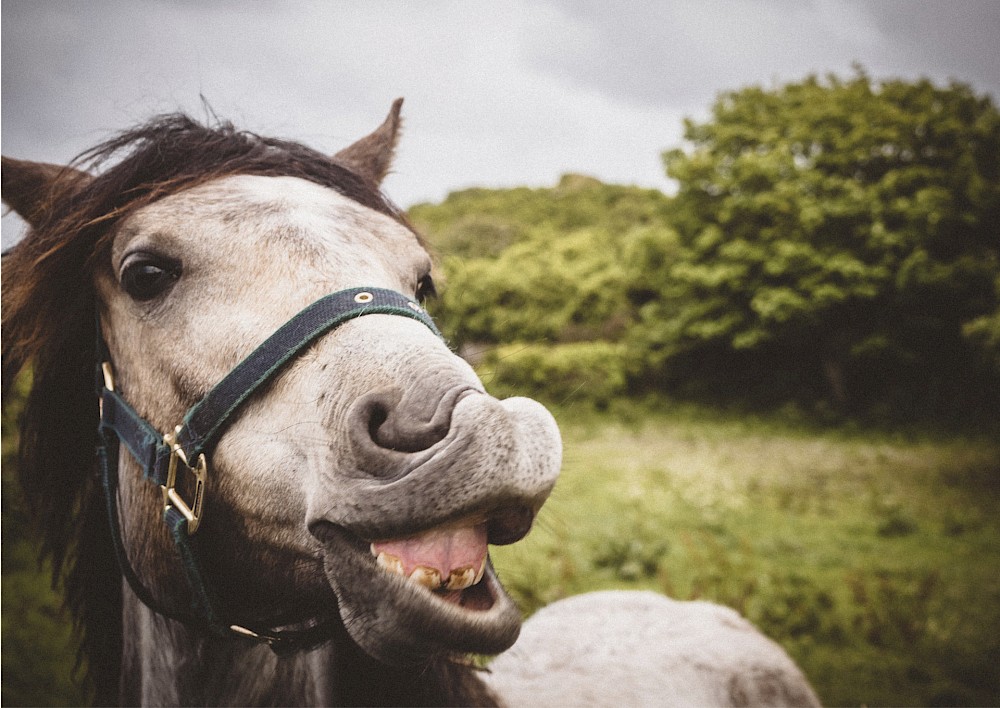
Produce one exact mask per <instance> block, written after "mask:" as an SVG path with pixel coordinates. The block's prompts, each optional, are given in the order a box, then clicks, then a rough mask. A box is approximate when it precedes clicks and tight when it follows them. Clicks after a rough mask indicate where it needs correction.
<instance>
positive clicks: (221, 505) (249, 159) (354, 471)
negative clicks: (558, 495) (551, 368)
mask: <svg viewBox="0 0 1000 708" xmlns="http://www.w3.org/2000/svg"><path fill="white" fill-rule="evenodd" d="M398 130H399V102H397V103H396V104H395V105H394V106H393V110H392V112H391V113H390V115H389V118H388V119H387V120H386V122H385V123H384V124H383V125H382V126H381V127H380V128H379V129H378V130H376V131H375V132H374V133H373V134H371V135H369V136H367V137H366V138H363V139H362V140H360V141H358V142H357V143H355V144H354V145H352V146H350V147H349V148H347V149H345V150H343V151H341V152H340V153H338V154H337V155H336V156H334V157H332V158H328V157H324V156H321V155H319V154H317V153H314V152H312V151H310V150H308V149H306V148H304V147H302V146H300V145H297V144H294V143H288V142H284V141H278V140H271V139H264V138H260V137H258V136H255V135H250V134H246V133H239V132H236V131H234V130H232V129H231V128H205V127H203V126H199V125H197V124H195V123H193V122H191V121H189V120H188V119H185V118H182V117H168V118H165V119H162V120H160V121H158V122H157V123H155V124H150V125H148V126H144V127H143V128H141V129H139V130H137V131H133V132H131V133H129V134H125V135H123V136H122V137H121V138H119V139H117V140H115V141H112V142H111V143H108V144H107V145H105V146H103V147H102V148H101V149H99V150H98V151H96V152H94V153H93V154H92V156H96V157H98V158H102V159H109V156H110V155H111V154H112V153H114V154H115V155H116V156H120V155H121V153H122V152H125V153H127V154H125V155H124V157H123V158H120V157H116V159H117V160H118V161H117V162H116V164H114V166H112V167H110V168H108V169H107V170H105V171H103V172H102V173H99V174H91V173H90V172H89V171H85V170H79V169H76V168H61V167H55V166H51V165H42V164H39V163H30V162H23V161H15V160H6V159H5V161H4V164H3V194H4V200H5V201H6V202H7V203H8V204H9V205H10V206H12V207H13V208H14V209H15V210H16V211H17V212H18V213H20V214H21V215H23V216H24V217H25V219H26V220H27V221H28V222H29V223H30V224H31V226H32V227H33V230H32V232H30V233H29V234H28V235H27V236H26V238H25V240H24V242H23V243H21V244H19V245H18V246H17V247H15V249H14V251H13V253H12V255H11V256H10V258H9V261H10V262H9V263H5V264H4V265H5V270H6V271H7V272H5V278H4V284H3V287H4V290H3V292H4V303H3V309H4V345H3V346H4V361H5V367H8V366H9V367H13V368H15V369H16V368H20V367H21V366H22V365H24V364H26V363H32V362H33V363H34V366H35V375H36V380H37V383H38V384H39V385H41V386H42V390H41V391H36V392H35V393H33V394H31V395H32V397H34V398H35V401H34V404H32V401H29V408H30V407H32V405H33V406H34V410H36V411H43V412H42V413H37V414H36V415H35V416H34V417H31V416H29V418H30V421H31V422H29V423H28V425H29V427H30V426H31V425H34V426H35V429H34V430H31V431H30V434H29V435H28V442H27V443H26V444H27V445H28V446H29V447H30V446H31V445H36V446H37V445H51V444H57V445H59V446H60V447H62V446H63V445H65V444H69V443H70V442H72V444H74V445H77V446H79V444H80V441H79V440H77V441H75V442H73V441H68V440H54V439H52V438H47V437H46V435H47V434H46V433H45V431H44V430H42V429H41V428H42V423H44V422H45V421H49V422H51V419H52V416H54V415H56V414H55V413H53V412H52V411H51V410H50V409H51V408H52V407H53V405H55V406H56V407H58V406H63V408H64V409H66V407H67V406H70V408H69V409H67V410H76V409H75V408H72V406H79V408H80V409H81V410H80V411H79V416H80V417H82V418H83V419H85V420H86V421H87V425H88V426H90V425H94V423H95V419H96V417H97V416H98V411H97V406H98V396H97V395H96V394H94V393H93V389H92V388H91V389H90V391H91V392H90V393H89V394H84V393H81V391H85V390H86V387H87V386H91V387H92V385H93V384H92V383H91V382H92V379H93V375H92V374H91V375H90V377H91V378H90V379H88V380H87V381H86V382H85V383H83V384H77V383H73V384H72V388H73V390H74V391H76V393H75V394H73V395H72V396H70V395H69V394H58V393H56V392H54V391H55V389H56V387H55V386H46V385H45V381H46V380H51V379H52V378H53V377H54V376H55V378H57V379H59V378H60V376H61V380H63V381H66V380H68V375H67V374H61V375H60V376H56V375H55V374H54V373H53V372H54V370H55V369H57V368H60V367H61V368H63V369H65V368H66V367H67V366H71V368H72V369H73V370H74V371H75V372H79V371H81V370H84V371H85V370H87V369H88V368H90V367H91V366H92V365H95V364H97V365H99V364H102V363H104V364H106V367H105V372H106V373H107V375H108V381H107V382H106V386H108V387H110V388H113V390H114V392H115V394H116V395H118V396H120V397H121V398H122V399H123V400H124V401H127V403H128V405H130V406H131V408H132V409H134V411H135V413H136V414H137V415H138V416H139V417H140V418H141V419H142V420H144V421H146V422H147V423H148V424H149V426H151V428H152V429H154V430H156V431H159V433H160V434H166V435H167V437H168V441H169V434H170V433H172V432H173V431H174V430H175V428H176V426H178V425H180V424H181V423H182V422H183V421H184V419H185V415H186V414H187V413H188V411H189V410H190V409H192V407H193V406H195V405H196V404H197V403H198V402H199V401H201V400H203V399H204V398H205V396H206V395H207V394H209V392H211V391H212V390H213V387H215V386H216V385H217V384H218V383H219V382H220V381H221V380H223V379H224V378H225V377H226V376H227V374H228V373H229V372H230V371H232V370H233V369H234V367H236V366H237V365H238V364H239V363H240V362H241V361H244V360H245V359H246V358H247V357H248V356H251V355H252V353H253V352H255V350H257V349H258V348H259V347H260V346H261V344H262V343H263V342H265V340H267V339H268V337H269V336H271V335H272V333H274V332H276V331H277V330H279V329H280V328H282V326H283V325H284V324H285V323H288V322H289V321H290V320H293V319H295V317H296V315H297V313H300V312H301V311H303V309H305V308H307V307H308V306H310V304H312V303H314V302H317V301H319V300H321V299H322V298H324V297H326V296H329V295H330V294H331V293H338V292H342V291H350V292H356V291H359V290H358V289H362V290H363V289H368V290H370V291H372V292H383V291H385V292H391V293H396V294H398V295H399V296H400V297H401V298H403V299H402V300H400V302H401V303H403V304H404V305H408V306H409V307H411V308H412V309H413V310H414V313H415V314H416V316H414V317H406V316H398V313H394V312H392V311H386V312H384V313H382V314H368V313H363V314H364V316H357V317H352V318H350V319H348V320H346V321H344V322H343V323H339V324H338V325H337V326H336V327H335V328H330V330H329V331H325V332H324V333H322V334H321V335H318V336H316V337H315V338H314V339H312V340H310V342H309V343H308V344H307V345H304V346H302V347H301V348H300V349H297V350H295V351H294V352H292V356H290V357H289V359H288V361H287V362H284V363H282V365H281V366H280V367H278V368H277V370H276V371H275V372H274V373H273V375H272V374H269V375H268V376H267V378H266V379H264V380H262V381H261V382H260V385H259V386H258V387H257V388H256V389H254V390H253V392H252V393H251V394H250V395H248V396H247V397H246V400H244V401H241V403H240V405H239V407H238V409H237V410H235V411H234V412H232V414H231V415H230V417H229V419H228V421H227V424H226V426H225V429H224V431H222V432H221V434H220V435H219V436H218V438H217V439H216V440H214V441H213V442H212V444H211V445H209V446H208V447H207V448H206V450H205V454H206V466H207V471H206V473H205V476H206V483H205V494H204V504H203V509H202V510H201V514H200V517H199V525H198V528H197V530H196V531H193V532H192V534H191V538H192V539H196V540H197V548H198V559H197V563H198V565H199V569H198V573H199V576H198V577H200V578H202V579H204V582H205V583H206V584H208V585H210V586H211V594H212V595H213V596H214V597H216V598H218V603H219V604H218V606H217V607H216V608H215V610H216V612H217V613H218V614H221V615H224V623H225V624H226V625H232V626H233V627H234V629H237V630H240V629H242V628H246V627H255V628H258V629H259V628H264V629H266V630H276V631H277V630H278V629H279V628H288V627H292V628H296V627H299V628H302V627H306V628H315V627H316V626H319V625H322V624H323V623H324V622H326V621H328V620H331V619H333V620H335V622H336V624H337V625H338V626H342V627H343V628H346V630H347V633H348V634H349V635H350V637H351V638H352V639H353V640H354V641H355V642H356V643H357V644H358V645H359V646H360V647H362V648H363V649H364V651H365V652H367V653H368V654H370V655H371V656H373V657H375V658H377V659H378V660H380V661H384V662H386V663H389V664H409V663H418V662H421V661H425V660H426V659H427V658H428V657H431V656H435V655H442V654H451V653H456V652H478V653H495V652H498V651H501V650H503V649H505V648H506V647H508V646H510V645H511V644H512V643H513V641H514V640H515V639H516V637H517V634H518V628H519V625H520V615H519V612H518V610H517V608H516V607H515V606H514V604H513V603H512V601H511V600H510V599H509V597H508V596H507V595H506V593H505V592H504V590H503V587H502V585H501V584H500V582H499V581H498V579H497V577H496V574H495V572H494V570H493V569H492V567H491V565H490V563H489V559H488V550H487V549H488V544H506V543H512V542H515V541H517V540H519V539H520V538H522V537H523V536H524V535H525V534H526V533H527V532H528V530H529V527H530V526H531V523H532V520H533V518H534V517H535V514H536V513H537V512H538V510H539V508H540V507H541V505H542V503H543V502H544V501H545V499H546V498H547V496H548V494H549V492H550V491H551V489H552V487H553V485H554V483H555V480H556V477H557V475H558V470H559V467H560V456H561V453H560V440H559V433H558V430H557V428H556V425H555V422H554V421H553V419H552V417H551V416H550V415H549V413H548V412H547V411H546V410H545V409H544V408H543V407H542V406H541V405H539V404H538V403H536V402H534V401H531V400H528V399H524V398H512V399H507V400H503V401H501V400H497V399H494V398H493V397H491V396H490V395H489V394H487V393H486V391H485V389H484V387H483V385H482V383H481V382H480V380H479V379H478V377H477V376H476V374H475V373H474V371H473V370H472V369H471V368H470V367H469V366H468V365H467V364H466V363H465V362H464V361H463V360H462V359H461V358H459V357H458V356H457V355H456V354H455V353H453V352H452V351H451V350H450V349H449V347H448V346H447V344H446V343H445V342H444V341H443V340H442V339H441V337H440V336H439V335H438V333H437V332H436V330H434V329H433V328H432V327H431V326H429V323H428V322H427V320H426V315H424V314H422V313H421V312H419V309H420V308H419V307H418V305H417V302H418V301H420V300H422V299H423V298H424V297H426V296H428V295H430V294H431V293H432V291H433V281H432V279H431V270H432V263H431V258H430V256H429V255H428V252H427V250H426V249H425V247H424V245H423V244H422V242H421V240H420V238H419V237H418V235H417V234H415V232H414V231H413V229H412V228H411V227H410V226H409V225H408V223H407V221H406V219H405V217H404V216H403V215H402V214H401V213H400V212H399V211H398V210H396V209H395V208H394V207H393V206H392V205H391V204H390V203H389V202H387V201H386V200H385V199H384V197H382V195H381V193H380V192H379V190H378V184H379V183H380V181H381V180H382V178H383V177H384V176H385V174H386V173H387V172H388V170H389V168H390V165H391V159H392V153H393V150H394V149H395V145H396V140H397V137H398ZM8 266H9V267H8ZM29 281H30V282H29ZM9 282H10V284H9V285H8V283H9ZM359 302H360V300H359ZM88 318H90V319H89V321H88ZM94 322H97V323H99V324H98V326H97V327H96V328H95V325H94ZM95 330H96V331H95ZM100 339H103V342H104V345H103V346H105V347H106V350H105V356H104V357H103V358H104V359H106V361H104V362H100V361H96V362H95V361H94V358H93V356H86V354H85V352H86V351H87V350H88V347H92V346H93V344H94V342H95V341H98V340H100ZM57 352H63V354H65V353H66V352H70V353H71V354H72V356H71V357H70V358H71V359H74V361H73V362H71V364H67V363H66V361H65V359H66V357H65V356H57V355H56V353H57ZM81 358H85V359H88V360H87V361H84V362H82V363H81V362H80V361H78V360H79V359H81ZM60 361H61V363H60ZM5 373H6V372H5ZM76 378H78V376H77V377H76ZM76 378H74V379H73V381H74V382H75V381H76ZM81 386H82V387H83V388H81ZM36 388H37V387H36ZM60 395H62V396H63V398H62V399H59V398H58V396H60ZM42 396H49V401H48V402H47V403H46V402H44V401H42V400H41V398H40V397H42ZM53 396H56V400H55V401H53V400H52V397H53ZM67 396H69V398H71V399H72V401H69V400H68V399H67ZM45 411H48V413H46V412H45ZM62 415H63V416H66V415H67V413H65V412H64V413H63V414H62ZM59 434H60V433H52V435H56V436H58V435H59ZM63 436H64V437H65V436H66V434H65V433H63ZM82 436H83V433H79V434H77V437H78V438H80V437H82ZM157 444H158V445H159V444H161V443H160V442H157ZM91 449H92V448H91ZM123 449H124V448H123ZM29 453H31V454H28V455H27V460H26V461H25V462H23V464H24V465H28V466H29V467H34V469H26V470H22V474H23V475H24V476H26V477H30V476H31V475H36V476H38V475H41V476H45V475H48V476H50V477H53V478H59V480H61V479H63V478H66V479H68V478H70V477H73V476H74V475H79V476H86V473H85V472H84V471H83V470H81V469H79V468H77V469H70V470H67V469H55V468H54V467H55V466H56V465H54V464H33V463H32V460H35V462H37V461H38V459H40V458H45V456H46V455H48V454H50V453H47V452H44V451H39V450H34V451H33V452H32V451H31V450H29ZM52 454H55V453H52ZM61 454H63V455H64V457H65V455H66V454H67V453H65V452H63V453H61ZM87 454H88V453H86V452H84V453H80V455H81V456H82V457H84V458H86V457H87ZM90 454H92V453H90ZM32 455H34V457H32ZM45 459H49V458H45ZM117 460H118V462H117V465H116V468H117V469H116V470H113V474H115V475H116V482H115V484H114V489H113V490H112V493H113V496H114V497H115V500H114V502H115V503H114V504H112V505H111V509H112V514H114V515H116V516H117V517H118V518H117V519H116V520H115V523H114V524H113V525H112V528H115V529H116V533H119V534H120V538H121V541H120V546H121V549H122V551H123V555H124V561H125V563H126V564H127V566H128V567H129V568H130V572H131V573H132V574H134V576H135V579H136V580H137V581H138V582H139V583H141V587H142V591H143V592H145V593H146V594H148V596H149V601H150V604H152V605H153V606H154V607H155V608H157V609H162V610H163V612H165V613H167V614H168V616H178V617H188V616H190V615H191V614H192V612H191V609H190V608H191V605H192V603H193V602H194V603H197V601H198V597H197V594H198V593H197V590H192V589H191V588H190V587H189V583H187V582H185V581H184V578H185V577H187V576H190V573H187V574H186V571H185V568H184V565H185V559H184V558H183V554H179V553H178V552H177V550H176V548H175V546H174V540H173V539H172V538H171V533H170V530H169V529H168V528H167V527H166V526H165V525H164V523H163V520H162V517H163V511H164V506H165V504H166V505H167V507H169V506H170V502H169V500H168V501H166V502H165V500H164V495H163V491H162V490H161V489H160V487H159V486H158V485H157V484H151V483H150V482H149V480H148V479H145V478H144V470H143V468H142V466H141V465H140V464H139V463H138V462H137V460H136V459H135V457H134V456H133V455H130V454H125V453H124V452H123V453H122V454H120V455H118V456H117ZM43 461H44V460H43ZM50 462H51V460H50ZM64 462H65V460H64ZM146 473H147V474H148V470H147V471H146ZM57 484H59V481H58V480H56V481H55V482H53V483H52V484H51V485H50V486H52V487H54V486H56V485H57ZM68 484H69V488H72V489H74V490H76V493H77V494H78V495H79V496H80V497H86V496H88V495H91V494H97V491H95V490H96V487H97V485H95V484H93V483H90V482H87V483H84V482H83V481H73V482H71V483H68ZM183 484H184V483H182V482H179V483H178V489H180V487H181V486H183ZM43 486H44V485H43ZM178 493H181V492H178ZM183 493H184V494H187V493H188V492H187V491H186V490H185V491H184V492H183ZM77 502H79V500H77ZM75 503H76V502H75ZM64 506H65V507H66V508H69V507H71V506H72V504H69V503H67V504H64ZM77 506H80V505H79V503H77ZM83 506H87V505H86V504H85V505H83ZM52 545H56V546H57V545H58V544H57V543H54V544H52ZM139 594H140V595H141V593H139ZM125 595H126V603H125V604H126V609H127V608H128V606H129V604H130V603H129V592H128V591H127V590H126V591H125ZM132 604H133V605H137V603H134V602H132ZM195 616H196V617H197V616H198V615H197V614H196V615H195ZM195 623H197V622H196V621H195ZM248 634H259V635H260V636H261V637H263V638H264V639H267V632H265V631H258V632H248Z"/></svg>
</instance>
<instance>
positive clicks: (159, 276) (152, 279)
mask: <svg viewBox="0 0 1000 708" xmlns="http://www.w3.org/2000/svg"><path fill="white" fill-rule="evenodd" d="M180 276H181V264H180V263H179V262H177V261H175V260H172V259H169V258H163V257H162V256H153V255H151V254H148V253H139V254H135V255H134V256H130V257H129V258H128V259H126V261H125V265H124V266H123V267H122V274H121V279H122V289H123V290H124V291H125V292H126V293H128V295H129V297H131V298H132V299H133V300H137V301H139V302H145V301H146V300H152V299H153V298H154V297H156V296H157V295H160V294H162V293H163V292H165V291H166V290H167V289H168V288H170V286H171V285H173V284H174V283H175V282H177V279H178V278H180Z"/></svg>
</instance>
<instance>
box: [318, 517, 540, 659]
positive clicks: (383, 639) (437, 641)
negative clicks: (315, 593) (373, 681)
mask: <svg viewBox="0 0 1000 708" xmlns="http://www.w3.org/2000/svg"><path fill="white" fill-rule="evenodd" d="M314 533H316V535H317V536H318V537H320V538H321V539H322V541H323V543H324V547H325V549H324V567H325V572H326V577H327V580H328V582H329V583H330V585H331V587H332V588H333V590H334V593H335V594H336V596H337V602H338V606H339V609H340V616H341V619H342V620H343V622H344V626H345V628H346V629H347V632H348V633H349V634H350V636H351V638H352V639H353V640H354V641H355V642H356V643H357V644H358V645H359V646H360V647H361V648H362V649H363V650H364V651H365V652H367V653H368V654H369V655H371V656H372V657H374V658H376V659H378V660H380V661H383V662H385V663H387V664H391V665H397V666H402V665H414V664H421V663H424V662H426V661H427V660H428V659H429V658H431V657H433V656H437V655H442V654H444V655H451V654H468V653H475V654H497V653H500V652H502V651H504V650H506V649H508V648H510V646H511V645H513V643H514V641H515V640H516V639H517V637H518V634H519V633H520V630H521V614H520V611H519V610H518V608H517V606H516V605H515V604H514V602H513V600H512V599H511V598H510V596H509V595H508V594H507V592H506V590H504V588H503V585H501V583H500V580H499V578H497V575H496V572H495V571H494V569H493V567H492V564H491V563H490V562H489V561H487V563H486V569H485V572H484V573H483V577H482V580H481V581H480V582H478V583H476V584H475V585H472V586H471V587H468V588H466V589H464V590H458V591H449V592H435V591H431V590H428V589H427V588H425V587H422V586H420V585H418V584H416V583H414V582H413V581H411V580H408V579H406V578H403V577H401V576H398V575H394V574H391V573H388V572H386V571H385V570H383V569H382V568H379V567H378V565H377V564H376V561H375V558H374V557H373V556H372V554H371V552H370V550H369V543H368V542H366V541H363V540H362V539H360V538H358V537H357V536H355V535H354V534H352V533H350V532H349V531H347V530H345V529H343V528H341V527H337V526H334V525H332V524H328V525H326V526H325V528H323V529H322V530H321V531H314Z"/></svg>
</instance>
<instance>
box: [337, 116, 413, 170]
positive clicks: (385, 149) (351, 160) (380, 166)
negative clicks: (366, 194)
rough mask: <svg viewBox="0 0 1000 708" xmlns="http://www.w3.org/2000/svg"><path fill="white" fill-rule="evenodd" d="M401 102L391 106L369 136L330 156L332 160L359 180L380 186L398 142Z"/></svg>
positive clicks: (390, 164)
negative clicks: (349, 170)
mask: <svg viewBox="0 0 1000 708" xmlns="http://www.w3.org/2000/svg"><path fill="white" fill-rule="evenodd" d="M402 105H403V99H401V98H397V99H396V100H395V101H393V102H392V108H391V109H390V110H389V115H388V116H387V117H386V119H385V122H383V123H382V125H380V126H379V127H378V128H376V129H375V132H373V133H372V134H370V135H366V136H365V137H363V138H361V140H359V141H357V142H356V143H353V144H352V145H348V146H347V147H346V148H344V149H343V150H341V151H340V152H338V153H337V154H336V155H334V156H333V159H334V160H336V161H337V162H339V163H341V164H343V165H344V166H345V167H349V168H350V169H351V170H353V171H354V172H357V173H358V174H359V175H361V176H362V177H365V178H367V179H370V180H371V181H372V182H374V183H375V184H381V183H382V180H383V179H385V176H386V175H387V174H388V173H389V168H390V167H392V159H393V157H394V156H395V153H396V143H397V142H398V141H399V128H400V125H401V123H402V120H401V119H400V117H399V109H400V108H401V107H402Z"/></svg>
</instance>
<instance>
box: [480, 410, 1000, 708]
mask: <svg viewBox="0 0 1000 708" xmlns="http://www.w3.org/2000/svg"><path fill="white" fill-rule="evenodd" d="M624 417H625V418H626V421H624V422H623V421H622V420H621V416H619V417H617V418H614V417H609V416H602V417H587V416H585V417H583V418H577V419H574V418H573V417H572V416H567V415H563V416H561V420H560V424H561V427H562V429H563V435H564V443H565V450H566V453H565V464H564V468H563V474H562V478H561V479H560V482H559V484H558V486H557V488H556V490H555V493H554V495H553V497H552V499H551V500H550V502H549V503H548V504H547V506H546V507H545V508H544V509H543V511H542V514H541V516H540V518H539V520H538V523H537V526H536V529H535V531H533V533H532V534H531V535H530V536H529V537H528V538H527V539H525V541H523V542H521V543H520V544H517V545H515V546H511V547H506V548H500V549H497V550H496V551H495V553H494V556H495V558H496V559H497V564H498V566H499V568H500V570H501V577H502V578H503V579H504V582H505V583H506V584H507V585H508V587H509V588H510V589H511V591H512V593H513V594H514V595H515V597H516V598H517V599H518V600H519V601H520V602H521V603H522V606H523V607H525V608H526V609H527V610H528V611H531V610H533V609H535V608H537V607H539V606H541V605H543V604H546V603H549V602H552V601H553V600H556V599H559V598H561V597H565V596H567V595H572V594H576V593H579V592H585V591H588V590H594V589H603V588H637V589H638V588H651V589H655V590H658V591H661V592H664V593H666V594H668V595H671V596H673V597H676V598H680V599H695V598H700V599H709V600H714V601H717V602H721V603H724V604H726V605H729V606H732V607H734V608H736V609H737V610H739V611H740V612H742V613H743V614H744V615H745V616H747V617H748V618H749V619H750V620H752V621H753V622H755V623H756V624H757V625H758V626H759V627H761V628H762V629H763V630H764V631H765V632H766V633H767V634H768V635H770V636H771V637H772V638H774V639H776V640H777V641H779V642H780V643H781V644H782V645H783V646H784V647H785V648H786V649H787V650H788V651H789V653H790V654H791V655H792V656H793V657H794V658H795V659H796V660H797V661H798V662H799V664H800V665H801V666H802V667H803V669H804V671H805V672H806V674H807V675H808V676H809V678H810V680H811V681H812V682H813V684H814V686H815V688H816V689H817V691H818V693H819V695H820V697H821V699H822V700H823V701H824V703H826V704H829V705H951V704H965V705H983V704H987V705H989V704H993V705H996V704H998V703H1000V515H998V510H1000V445H998V444H997V443H996V442H993V441H991V440H988V439H982V438H981V439H978V440H977V439H953V438H952V439H931V438H929V437H927V436H905V435H895V436H893V435H888V434H864V433H858V432H854V433H845V432H816V431H809V430H797V429H790V428H789V427H788V426H782V425H777V424H773V423H767V422H761V421H759V420H757V421H752V420H744V419H737V418H733V417H728V418H720V417H717V416H713V415H710V414H705V413H694V414H692V413H691V412H690V411H688V412H686V413H674V414H653V415H649V416H639V415H638V414H636V413H635V412H631V413H629V414H628V415H626V416H624Z"/></svg>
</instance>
